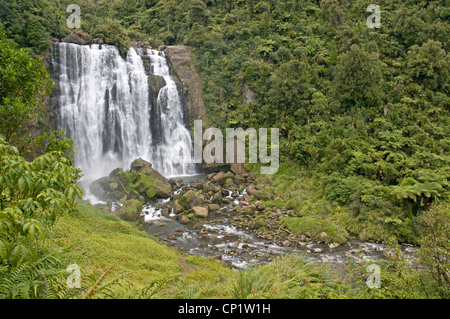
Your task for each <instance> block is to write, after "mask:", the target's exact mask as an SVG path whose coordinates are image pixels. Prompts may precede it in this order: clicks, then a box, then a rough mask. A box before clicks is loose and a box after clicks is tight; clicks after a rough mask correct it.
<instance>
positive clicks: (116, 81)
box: [51, 43, 195, 184]
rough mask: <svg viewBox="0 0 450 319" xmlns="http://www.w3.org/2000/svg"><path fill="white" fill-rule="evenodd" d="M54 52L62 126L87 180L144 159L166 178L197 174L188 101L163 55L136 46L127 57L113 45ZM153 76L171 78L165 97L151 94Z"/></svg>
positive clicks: (62, 46)
mask: <svg viewBox="0 0 450 319" xmlns="http://www.w3.org/2000/svg"><path fill="white" fill-rule="evenodd" d="M51 50H52V52H51V53H52V64H53V79H54V81H55V82H56V83H57V88H56V89H55V94H54V95H55V98H56V104H57V105H56V109H57V112H56V113H57V126H58V129H62V130H64V131H65V132H66V133H67V136H68V137H70V138H72V139H73V140H74V143H75V151H76V153H75V165H76V166H77V167H79V168H80V169H81V170H82V172H83V174H84V178H83V182H84V183H87V184H90V182H92V181H94V180H96V179H98V178H100V177H103V176H106V175H108V174H109V173H110V172H111V171H112V170H113V169H115V168H118V167H120V168H123V169H125V170H127V169H129V167H130V164H131V162H132V161H133V160H135V159H137V158H142V159H144V160H146V161H149V162H151V163H152V165H153V168H154V169H156V170H157V171H159V172H160V173H161V174H163V175H164V176H167V177H172V176H180V175H192V174H194V173H195V166H194V164H193V159H192V141H191V135H190V132H189V130H188V129H187V128H186V122H187V119H186V117H185V111H184V108H183V103H182V102H181V98H180V95H179V93H178V89H177V85H176V83H175V81H174V79H173V77H172V76H171V75H170V69H169V65H168V63H167V59H166V57H165V55H164V53H163V52H159V51H155V50H143V49H138V50H136V49H134V48H131V49H130V50H129V51H128V53H127V56H126V59H123V58H122V57H121V55H120V53H119V50H118V49H117V47H115V46H112V45H102V46H99V45H91V46H88V45H83V46H81V45H77V44H71V43H58V44H53V45H52V49H51ZM145 57H147V59H149V60H150V70H147V69H146V67H145V63H144V58H145ZM151 76H153V77H160V78H161V79H164V82H165V86H163V87H162V88H160V89H159V91H158V92H151V91H152V89H151V85H149V82H150V81H149V77H151ZM152 94H157V98H156V99H152ZM152 100H156V101H157V102H156V103H152ZM152 104H155V105H152Z"/></svg>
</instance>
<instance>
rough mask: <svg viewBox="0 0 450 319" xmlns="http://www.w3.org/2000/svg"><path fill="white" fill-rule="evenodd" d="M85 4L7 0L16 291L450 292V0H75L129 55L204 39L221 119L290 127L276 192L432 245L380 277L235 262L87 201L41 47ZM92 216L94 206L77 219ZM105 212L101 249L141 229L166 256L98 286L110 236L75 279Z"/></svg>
mask: <svg viewBox="0 0 450 319" xmlns="http://www.w3.org/2000/svg"><path fill="white" fill-rule="evenodd" d="M71 3H73V1H71V0H59V1H48V0H39V1H25V0H24V1H20V0H15V1H6V0H0V30H1V31H0V98H1V99H0V148H1V149H2V152H1V157H0V161H1V167H0V192H1V194H0V231H1V235H0V236H1V237H0V258H1V259H0V279H1V284H0V296H1V297H3V298H11V297H29V298H32V297H37V298H42V297H82V296H84V297H90V296H91V295H92V296H94V294H95V291H96V289H97V288H98V289H97V290H99V291H100V292H101V293H99V294H98V297H129V298H135V297H152V296H159V297H169V296H174V295H177V296H178V297H180V298H186V297H203V298H205V297H206V298H207V297H219V296H221V297H223V296H226V297H236V298H246V297H255V296H256V297H275V298H277V297H280V298H284V297H286V296H289V297H293V298H339V297H350V298H352V297H354V298H430V297H432V298H435V297H438V298H439V297H440V298H448V297H449V291H450V290H449V289H450V273H449V270H448V267H449V264H448V263H449V258H450V256H449V246H450V237H449V235H450V234H449V225H450V224H449V218H450V204H449V199H450V191H449V177H450V130H449V127H450V114H449V113H450V97H449V89H450V86H449V83H450V81H449V79H450V54H449V53H448V50H449V41H448V40H449V34H450V24H449V20H450V3H449V1H445V0H442V1H413V0H411V1H385V0H380V1H378V2H377V5H379V6H380V8H381V14H380V22H381V27H380V28H369V27H368V26H367V18H368V17H369V16H370V15H371V12H367V7H368V6H369V4H370V3H371V2H370V1H362V0H357V1H347V0H323V1H306V0H283V1H274V0H238V1H231V0H210V1H207V0H168V1H162V0H161V1H157V0H132V1H126V0H111V1H106V0H105V1H88V0H80V1H77V4H78V5H79V6H80V8H81V28H80V29H77V30H75V31H74V32H76V33H78V34H79V35H80V36H82V37H84V38H87V39H95V38H99V39H102V40H103V41H104V43H110V44H114V45H116V46H118V47H119V48H120V51H121V53H122V54H125V53H126V52H127V51H128V48H129V47H130V45H131V43H132V41H148V42H149V43H150V45H151V46H152V47H155V48H157V47H159V46H161V45H177V44H185V45H188V46H190V47H192V48H193V50H194V51H193V52H194V58H195V66H196V69H197V71H198V73H199V75H200V78H201V81H202V84H203V99H204V101H205V105H206V110H207V120H208V123H209V124H210V125H214V126H216V127H219V128H226V127H242V128H249V127H252V128H262V127H278V128H280V134H281V136H280V151H281V158H280V164H281V167H280V170H279V172H278V173H277V174H275V175H274V176H271V177H270V186H269V187H267V188H266V189H265V190H264V192H265V194H264V195H265V200H264V202H265V204H269V203H270V204H272V205H275V206H277V207H279V208H285V209H292V210H293V211H294V212H295V214H296V217H308V218H313V219H319V220H323V221H324V222H325V223H329V224H330V225H338V226H339V227H340V228H342V229H344V232H345V236H355V237H356V238H359V239H362V240H372V241H382V242H384V243H389V244H390V245H392V247H394V248H395V247H397V246H396V245H397V242H408V243H414V244H419V245H420V254H419V255H420V258H419V260H418V263H419V264H420V266H418V267H417V268H413V267H411V266H410V265H408V263H406V262H405V260H403V259H401V257H398V258H397V259H396V258H392V259H391V260H388V261H386V263H385V264H383V272H384V273H385V274H387V275H386V277H384V281H383V287H384V288H383V289H378V290H369V289H367V288H366V287H365V286H364V285H363V282H359V281H358V280H355V279H354V278H356V277H351V276H350V277H349V278H350V279H349V278H344V279H343V278H341V277H339V278H335V277H333V275H332V273H331V272H329V271H328V270H327V269H325V268H319V269H316V268H314V267H313V266H311V265H309V264H308V262H306V261H305V260H302V259H295V258H288V259H285V260H279V261H277V262H276V263H272V264H270V265H267V266H264V267H261V268H257V269H255V270H251V271H247V272H239V273H238V274H234V273H232V272H231V271H230V270H229V269H227V268H225V267H223V266H221V265H219V264H217V263H216V262H215V261H210V260H203V259H201V258H198V257H192V256H190V257H182V256H181V255H180V254H179V253H177V252H175V251H172V250H170V249H167V248H163V247H160V246H157V243H156V242H155V241H154V238H150V237H151V236H148V235H145V234H143V233H140V232H138V231H136V230H134V229H133V228H131V227H130V226H129V224H127V223H124V222H123V221H119V220H118V219H114V218H110V219H111V220H108V218H109V217H105V216H103V215H101V214H100V212H99V211H96V210H94V209H92V208H90V207H87V206H84V205H80V204H77V203H76V201H75V198H76V197H77V196H78V197H79V196H80V195H81V190H80V188H79V187H78V186H76V181H77V179H78V178H79V177H80V174H81V172H80V171H79V170H78V169H77V168H75V167H74V163H73V153H72V152H71V149H72V146H73V143H72V141H70V140H69V139H67V138H65V137H64V132H52V131H51V130H50V129H49V128H48V125H47V124H46V118H45V114H44V113H45V109H46V103H47V102H48V100H47V97H48V94H49V93H50V92H51V87H52V85H53V83H52V81H51V80H50V77H49V75H48V74H47V71H46V68H45V66H44V63H43V61H44V60H45V57H46V56H47V57H48V54H49V48H50V44H51V43H52V39H54V38H57V39H61V38H63V37H65V36H67V35H68V34H69V33H70V32H72V31H73V30H71V29H69V28H68V27H67V24H66V19H67V16H68V15H69V14H70V13H67V12H66V8H67V6H68V5H69V4H71ZM249 96H250V98H249ZM248 169H249V170H254V169H255V167H254V166H251V165H249V167H248ZM77 217H78V218H79V219H83V220H86V224H83V225H81V224H80V225H79V229H76V228H74V227H73V224H74V223H76V220H77ZM58 223H59V224H58ZM96 223H100V224H101V225H103V226H102V229H103V230H104V232H105V234H102V235H99V238H94V239H92V238H91V239H89V245H92V247H93V248H92V249H94V250H96V249H99V248H98V247H97V246H96V245H98V242H99V241H101V240H105V238H107V237H102V236H112V235H111V234H112V233H113V232H118V233H120V234H122V235H123V236H124V239H123V243H124V246H126V245H128V244H129V241H133V240H136V238H139V240H142V246H145V247H147V248H146V249H153V250H154V251H155V252H154V255H153V256H154V259H155V260H157V259H158V258H159V257H158V256H165V257H164V258H166V260H167V261H166V263H165V264H164V265H161V268H160V270H157V271H152V270H151V269H152V267H155V266H151V265H150V266H148V267H147V268H148V269H150V270H148V269H146V270H145V271H144V273H141V274H140V275H139V276H141V277H142V278H144V279H143V280H141V281H139V280H137V279H136V278H134V277H133V276H134V275H132V274H131V273H132V272H139V271H140V270H139V269H135V268H133V267H132V266H130V265H128V266H123V268H120V267H122V266H121V264H120V263H119V264H118V266H117V267H115V269H114V271H116V274H115V275H116V276H115V277H114V276H111V278H114V279H111V280H110V281H109V282H106V281H103V282H102V283H101V284H102V285H103V286H102V288H103V289H100V287H99V286H98V285H97V283H96V279H98V276H100V275H101V274H102V272H99V271H98V270H97V268H101V269H102V270H104V269H106V268H107V267H109V266H111V265H113V264H114V263H115V262H117V260H118V258H116V259H115V258H114V257H115V256H118V255H119V254H117V255H114V254H113V252H112V249H110V250H107V252H109V253H110V254H112V255H114V256H112V255H109V256H108V255H107V254H106V253H104V254H105V256H106V257H105V258H102V257H103V256H102V255H100V256H98V257H97V259H95V260H90V261H89V262H88V264H89V265H90V266H91V267H92V269H91V272H90V273H89V276H92V280H91V281H90V282H88V283H86V287H84V290H68V289H66V288H64V287H63V284H64V283H65V277H66V273H65V268H66V265H67V261H73V262H75V260H79V259H80V258H84V257H83V249H81V248H80V249H79V250H76V249H75V250H71V251H70V248H68V247H70V245H74V243H73V242H71V240H75V239H77V240H80V238H81V237H82V234H83V232H84V231H87V232H89V231H92V228H90V227H94V226H95V224H96ZM58 225H59V226H58ZM286 226H287V227H288V228H290V229H291V230H292V231H297V230H298V231H301V229H298V228H301V227H302V225H301V224H300V223H295V222H292V223H289V222H287V223H286ZM58 229H59V230H58ZM61 229H63V230H64V231H61ZM64 234H65V235H64ZM67 234H72V237H70V236H69V235H67ZM117 240H118V239H117ZM96 241H97V242H96ZM66 245H68V246H66ZM153 246H154V247H153ZM149 247H150V248H149ZM151 247H153V248H151ZM122 249H124V250H126V248H122ZM68 251H70V253H69V252H68ZM136 259H137V261H136V262H135V264H138V263H146V262H147V261H144V260H143V257H142V256H136ZM185 259H187V260H185ZM106 261H107V262H108V263H107V264H104V263H105V262H106ZM80 262H81V261H80ZM96 263H103V264H101V265H100V264H96ZM192 268H195V269H196V270H195V271H192ZM187 269H191V270H187ZM418 269H422V270H420V271H419V270H418ZM424 269H425V270H424ZM114 271H113V273H114ZM361 271H364V270H361V269H359V268H358V267H357V266H355V267H354V269H351V270H350V274H353V275H355V274H357V273H358V272H361ZM155 272H156V273H155ZM186 272H188V273H189V274H188V275H187V276H184V275H185V273H186ZM105 273H106V274H109V272H108V271H107V272H105ZM105 273H103V275H105ZM277 273H283V274H284V276H286V278H290V279H292V280H294V281H295V280H300V279H298V278H299V277H302V278H304V279H302V280H305V282H308V283H309V284H308V285H306V284H303V285H302V284H297V285H292V284H290V283H288V282H287V281H283V280H282V278H279V277H276V275H274V274H277ZM181 274H184V275H183V280H181V281H180V280H179V278H180V276H181ZM96 276H97V278H96ZM136 276H138V275H136ZM355 276H356V275H355ZM119 277H120V278H119ZM174 278H178V279H174ZM255 278H264V279H265V280H262V279H261V280H256V279H255ZM125 282H126V283H127V284H126V285H129V286H126V285H125V284H124V283H125ZM205 282H206V283H205ZM143 283H145V284H143ZM96 285H97V286H96ZM124 286H126V287H128V288H124ZM143 286H146V287H145V288H143ZM89 287H90V288H94V289H93V290H92V291H91V290H89V289H88V288H89ZM119 287H120V288H119ZM167 287H170V288H171V289H173V291H175V292H176V293H175V294H174V293H173V291H171V292H168V290H165V288H167ZM274 287H277V289H274ZM274 290H276V291H277V293H274V294H271V291H274ZM89 293H90V294H89Z"/></svg>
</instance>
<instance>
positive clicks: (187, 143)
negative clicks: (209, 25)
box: [147, 50, 195, 177]
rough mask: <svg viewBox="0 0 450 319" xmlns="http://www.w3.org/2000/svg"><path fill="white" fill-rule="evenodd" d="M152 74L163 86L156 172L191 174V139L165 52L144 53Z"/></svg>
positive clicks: (172, 174)
mask: <svg viewBox="0 0 450 319" xmlns="http://www.w3.org/2000/svg"><path fill="white" fill-rule="evenodd" d="M147 52H148V54H149V56H150V62H151V66H152V67H151V73H152V74H153V75H156V76H162V77H163V78H164V81H165V83H166V85H165V86H164V87H163V88H162V89H161V90H160V91H159V94H158V100H157V101H158V102H157V105H156V107H157V109H156V114H158V115H159V118H160V125H159V126H160V130H161V132H160V137H161V141H162V142H161V143H159V144H158V145H156V148H155V149H154V150H153V154H152V159H153V163H154V167H155V169H156V170H157V171H160V172H163V174H164V175H165V176H169V177H170V176H177V175H191V174H192V173H193V172H194V171H195V169H194V165H193V159H192V139H191V134H190V132H189V131H188V130H187V129H186V127H185V126H184V124H183V123H184V119H183V111H182V110H183V106H182V104H181V100H180V96H179V94H178V89H177V85H176V83H175V81H174V79H173V77H172V76H171V75H170V70H169V65H168V64H167V59H166V57H165V54H164V52H161V51H155V50H147Z"/></svg>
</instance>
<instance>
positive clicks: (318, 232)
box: [281, 217, 348, 244]
mask: <svg viewBox="0 0 450 319" xmlns="http://www.w3.org/2000/svg"><path fill="white" fill-rule="evenodd" d="M281 221H282V223H283V224H284V225H285V226H286V227H287V228H289V229H290V230H291V231H292V232H294V233H297V234H299V235H308V236H309V237H311V238H313V239H315V240H322V241H326V242H327V243H338V244H342V243H345V242H346V241H347V236H348V235H347V232H346V231H345V229H343V228H342V227H340V226H338V225H336V224H335V223H333V222H332V221H329V220H321V219H316V218H313V217H300V218H297V217H285V218H283V219H282V220H281ZM324 233H325V234H326V235H325V236H324V235H322V234H324Z"/></svg>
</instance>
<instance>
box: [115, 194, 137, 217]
mask: <svg viewBox="0 0 450 319" xmlns="http://www.w3.org/2000/svg"><path fill="white" fill-rule="evenodd" d="M141 212H142V204H141V203H140V202H139V201H138V200H135V199H131V200H127V201H126V202H125V203H123V205H122V207H120V209H119V211H118V212H117V215H118V216H119V217H120V218H121V219H123V220H128V221H137V220H138V219H139V216H140V215H141Z"/></svg>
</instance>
